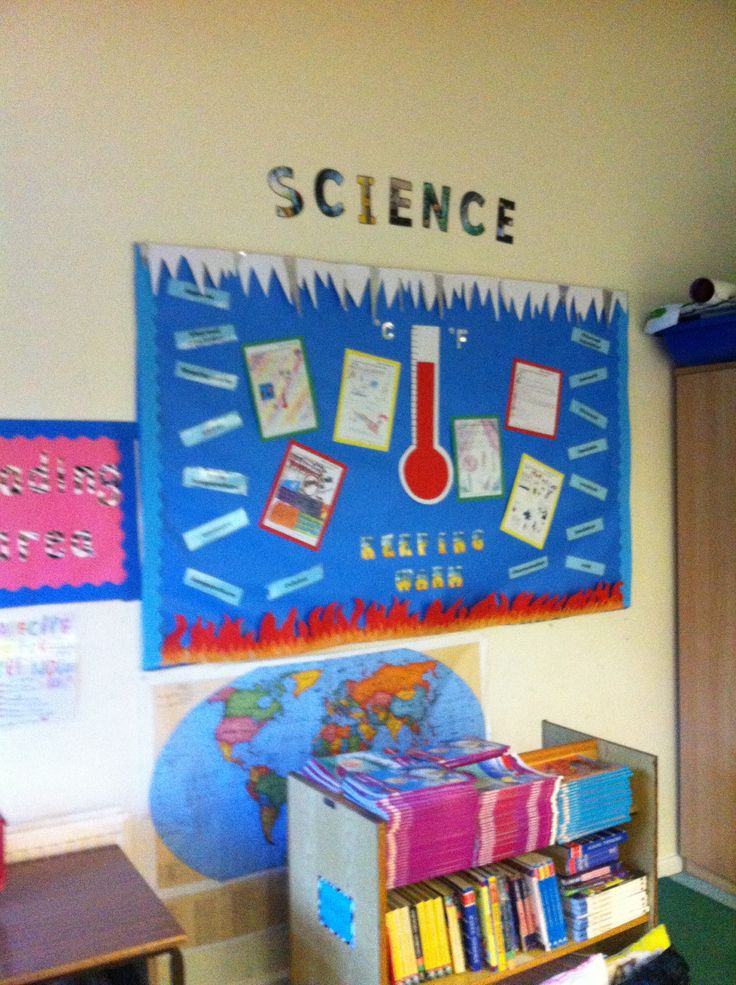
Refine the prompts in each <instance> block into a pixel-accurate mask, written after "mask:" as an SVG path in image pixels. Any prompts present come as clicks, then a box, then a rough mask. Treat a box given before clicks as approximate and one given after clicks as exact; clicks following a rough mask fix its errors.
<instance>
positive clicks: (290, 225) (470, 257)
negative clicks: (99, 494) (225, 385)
mask: <svg viewBox="0 0 736 985" xmlns="http://www.w3.org/2000/svg"><path fill="white" fill-rule="evenodd" d="M735 40H736V6H734V4H733V3H731V2H729V0H723V2H718V0H699V2H698V3H692V2H682V0H669V2H668V3H666V4H664V3H661V2H658V0H624V2H613V0H600V2H598V3H595V4H580V3H578V2H572V0H536V2H535V0H485V2H482V0H476V2H473V0H456V2H449V0H434V2H420V0H415V2H413V3H412V2H409V3H407V2H401V0H381V2H379V0H364V2H363V3H360V4H357V3H355V4H353V3H342V4H335V3H322V2H316V0H312V2H309V0H306V2H305V0H303V2H296V0H294V2H290V3H286V2H283V0H269V2H255V0H229V2H228V0H207V2H204V0H201V2H200V0H176V2H175V0H156V2H152V0H151V2H149V0H5V2H4V3H3V4H1V5H0V49H1V50H0V59H1V64H2V79H3V90H4V95H3V104H4V121H3V124H2V126H3V132H2V140H0V162H1V165H0V166H1V168H2V174H3V177H4V188H3V199H4V202H3V216H2V225H1V226H0V251H1V252H0V257H1V258H2V259H1V261H0V271H1V272H2V277H3V285H4V287H5V290H4V292H3V303H2V320H1V322H0V331H1V332H2V336H1V337H2V381H3V385H2V387H1V388H0V416H1V417H50V418H88V419H133V418H134V415H135V405H134V377H135V374H134V356H135V330H134V316H133V307H132V296H133V295H132V287H131V269H132V268H131V244H132V243H134V242H136V241H141V240H150V241H154V242H171V243H188V244H195V245H207V246H220V247H228V248H236V249H245V250H254V251H257V252H274V253H287V254H298V255H302V256H313V257H319V258H324V259H333V260H341V261H356V262H366V263H375V264H380V265H384V266H405V267H416V268H420V269H430V270H438V271H460V272H462V271H467V272H472V273H479V274H490V275H497V276H508V277H517V278H524V279H532V280H548V281H561V282H571V283H578V284H590V285H596V286H609V287H614V288H618V289H622V290H625V291H627V292H628V293H629V299H630V321H631V328H630V363H631V371H630V401H631V418H632V434H631V444H632V512H633V558H634V572H633V588H632V595H633V604H632V606H631V608H630V609H629V610H628V611H626V612H624V613H616V614H611V615H600V616H592V617H583V618H578V619H568V620H564V621H560V622H552V623H547V624H542V625H534V626H527V627H519V628H504V629H497V630H493V631H491V632H488V633H487V634H485V636H484V647H485V652H486V666H485V668H484V672H485V680H484V694H485V705H486V709H487V713H488V716H489V720H490V723H491V728H492V731H493V734H494V735H496V736H499V737H503V738H504V739H505V740H507V741H509V742H511V743H512V744H513V745H514V746H516V747H518V748H528V747H531V746H534V745H536V744H537V743H538V741H539V721H540V720H541V719H542V718H545V717H547V718H551V719H552V720H555V721H559V722H562V723H565V724H568V725H571V726H573V727H577V728H581V729H585V730H591V731H593V732H598V733H600V734H602V735H605V736H606V737H608V738H611V739H613V740H616V741H622V742H627V743H630V744H633V745H636V746H639V747H641V748H643V749H646V750H648V751H652V752H655V753H657V754H658V755H659V756H660V768H661V773H660V777H661V793H660V857H661V859H662V860H663V862H664V864H665V865H669V866H672V865H674V864H676V862H675V861H673V859H674V856H675V855H676V852H677V843H676V799H675V796H676V788H675V783H676V775H675V719H674V699H675V680H674V663H673V660H674V607H673V581H674V565H673V509H672V454H671V440H672V429H671V391H670V367H669V364H668V362H667V360H666V358H665V357H664V356H663V354H662V353H661V352H660V351H659V350H658V349H657V348H656V347H655V345H654V344H653V343H652V342H651V340H648V339H645V338H644V337H643V335H642V332H641V326H642V322H643V317H644V315H645V313H646V312H647V310H648V309H649V308H650V307H651V306H652V305H654V304H655V303H658V302H661V301H672V300H684V299H685V298H686V294H687V285H688V284H689V282H690V281H691V280H692V279H693V278H694V277H695V276H698V275H701V274H707V275H711V276H718V277H723V278H725V279H731V280H732V279H734V275H735V270H734V268H735V267H736V224H735V223H734V206H735V205H736V192H735V190H734V182H733V152H734V147H736V72H735V71H734V68H735V67H736V66H735V58H734V55H735V44H734V42H735ZM281 164H286V165H289V166H291V167H293V168H294V170H295V172H296V176H297V180H298V182H299V183H300V186H301V187H302V188H303V189H304V190H308V189H309V186H310V184H311V181H312V180H313V177H314V174H315V173H316V171H317V170H318V169H320V168H322V167H335V168H337V169H339V170H340V171H341V172H343V173H344V174H345V176H346V186H345V189H344V191H345V199H346V202H347V204H348V208H349V210H350V214H349V215H346V216H343V217H341V218H340V219H337V220H330V219H327V218H325V217H324V216H322V215H321V214H320V213H319V212H318V211H317V209H316V208H315V206H314V204H313V202H311V201H310V200H308V207H307V209H306V210H305V212H304V213H303V214H302V215H301V216H299V217H298V218H296V219H294V220H283V219H279V218H277V217H276V215H275V212H274V205H275V204H276V203H275V199H274V197H273V195H272V194H271V193H270V191H269V190H268V188H267V186H266V181H265V176H266V173H267V172H268V170H269V169H270V168H272V167H274V166H276V165H281ZM358 173H365V174H370V175H373V176H375V177H376V186H375V190H374V194H375V202H376V203H377V204H376V213H377V216H378V223H377V225H376V226H375V227H373V228H366V227H363V226H360V225H359V224H358V222H357V221H356V212H357V198H355V197H351V196H350V191H349V189H350V186H351V185H352V182H353V181H354V176H355V175H356V174H358ZM390 175H396V176H400V177H403V178H407V179H409V180H412V181H413V182H414V183H415V188H416V187H420V185H421V182H422V181H423V180H430V181H434V182H435V183H436V184H438V185H440V184H449V185H451V186H452V189H453V193H454V194H457V195H459V194H460V193H461V192H463V191H465V190H468V189H471V188H472V189H476V190H478V191H480V192H482V193H483V194H484V195H485V196H486V197H487V198H488V200H489V202H493V201H495V199H496V198H497V197H498V196H505V197H508V198H511V199H514V200H515V201H516V203H517V206H516V213H515V214H516V221H515V226H514V230H513V232H514V236H515V241H514V244H513V245H512V246H505V245H501V244H498V243H496V242H495V241H494V240H493V238H492V237H491V236H490V235H485V236H482V237H470V236H468V235H466V234H464V233H463V232H462V230H461V229H460V224H459V222H458V221H457V214H456V213H455V215H454V216H453V217H452V219H451V224H450V230H449V231H448V232H447V233H446V234H442V233H439V232H438V231H437V230H430V231H427V230H424V229H422V228H421V224H420V220H418V219H417V210H416V208H415V210H414V216H415V227H414V228H412V229H400V228H398V227H392V226H390V225H389V224H388V222H387V214H386V209H385V207H384V206H381V205H380V203H381V202H382V201H385V197H386V190H387V182H388V178H389V176H390ZM76 611H77V613H78V616H77V618H78V620H79V626H80V647H81V654H82V686H81V694H80V704H79V719H78V721H77V722H75V723H69V724H68V725H63V726H55V727H54V728H53V729H51V728H47V727H44V726H33V727H32V726H27V727H19V728H17V729H13V730H10V731H9V730H5V731H4V732H0V764H2V765H1V768H0V809H2V810H3V811H4V812H5V813H6V814H7V815H8V817H9V820H10V821H11V822H21V821H29V820H34V819H36V818H40V817H43V816H46V815H49V814H61V813H65V812H69V811H76V810H87V809H92V808H95V807H102V806H107V805H112V804H120V805H121V806H122V807H123V808H124V809H126V810H131V811H141V810H143V809H144V805H145V787H146V779H147V774H146V769H147V766H146V762H147V758H146V757H147V752H146V741H145V740H146V737H147V736H148V734H149V731H150V721H149V708H148V705H147V703H146V702H147V689H146V687H147V686H146V681H145V680H144V679H143V677H144V675H142V674H140V673H139V672H138V670H137V667H138V660H139V633H138V618H139V613H138V608H137V605H131V604H127V605H125V604H122V603H118V604H102V603H101V604H98V605H89V606H80V607H76ZM269 946H270V947H271V951H274V952H276V954H275V956H274V957H273V958H272V959H270V960H271V965H269V964H268V961H265V963H264V965H263V967H260V966H259V970H255V971H252V973H251V978H250V979H249V980H253V981H256V980H264V981H265V979H266V977H268V974H270V973H273V974H275V973H276V971H274V968H275V969H276V970H277V969H278V962H279V960H280V957H279V953H278V952H279V948H278V947H273V946H272V945H269ZM269 953H270V952H269ZM196 960H197V964H196V968H197V971H198V972H199V970H201V969H202V968H204V969H205V972H202V974H203V976H204V977H203V980H206V967H207V957H206V955H205V956H204V958H203V957H202V956H201V955H200V956H198V957H197V959H196ZM213 961H214V958H213ZM269 967H270V968H271V972H269V971H268V968H269ZM218 977H220V978H222V973H221V971H218Z"/></svg>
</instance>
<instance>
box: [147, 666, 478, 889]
mask: <svg viewBox="0 0 736 985" xmlns="http://www.w3.org/2000/svg"><path fill="white" fill-rule="evenodd" d="M484 734H485V724H484V720H483V714H482V711H481V707H480V704H479V702H478V699H477V697H476V695H475V693H474V692H473V690H472V689H471V688H470V687H469V685H468V684H467V683H466V682H465V681H464V680H463V679H462V677H461V676H460V675H459V674H457V673H456V672H455V671H454V670H453V669H451V668H450V667H449V666H447V665H446V664H445V663H443V662H442V661H441V660H439V659H437V658H435V657H432V656H428V655H427V654H423V653H421V652H419V651H417V650H412V649H397V650H390V651H384V652H380V653H372V654H364V655H362V656H358V657H356V656H352V657H347V658H338V659H332V660H324V661H320V662H310V663H300V664H298V665H294V664H290V665H288V666H278V667H270V666H261V667H259V668H257V669H255V670H251V671H249V672H248V673H245V674H243V675H242V676H240V677H238V678H236V679H235V680H233V681H232V682H229V683H228V684H226V685H225V686H223V687H219V688H218V689H217V690H215V691H214V692H213V693H212V694H210V695H209V696H208V697H207V698H206V699H205V700H203V701H201V702H200V703H198V704H197V705H196V706H195V707H194V708H192V709H191V711H189V712H188V713H187V714H186V715H185V716H184V717H183V718H182V719H181V721H180V722H179V723H178V725H177V726H176V727H175V728H174V730H173V731H172V733H171V735H170V736H169V738H168V740H167V742H166V743H165V745H164V747H163V748H162V750H161V753H160V755H159V757H158V759H157V762H156V765H155V767H154V771H153V777H152V781H151V789H150V811H151V817H152V820H153V823H154V827H155V829H156V831H157V833H158V835H159V837H160V838H161V840H162V841H163V843H164V844H165V845H166V847H167V848H168V849H169V850H170V851H171V852H172V853H173V854H174V855H175V856H176V857H177V858H178V859H179V860H180V861H181V862H183V863H184V864H185V865H187V866H189V868H191V869H193V870H194V871H195V872H198V873H200V874H201V875H203V876H205V877H207V878H210V879H215V880H218V881H225V880H229V879H235V878H240V877H243V876H246V875H250V874H251V873H255V872H259V871H262V870H264V869H269V868H275V867H280V866H283V865H284V864H285V862H286V778H287V776H288V774H289V773H290V772H292V771H295V770H298V769H300V768H301V767H302V766H303V765H304V763H305V762H306V760H307V759H308V757H309V756H310V755H318V756H324V755H333V754H335V753H339V752H352V751H357V750H367V749H376V750H380V749H385V748H387V747H391V748H398V749H400V750H402V751H403V750H405V749H406V748H407V747H408V746H410V745H415V744H417V743H422V742H428V741H437V740H439V739H449V738H457V737H459V736H462V735H484Z"/></svg>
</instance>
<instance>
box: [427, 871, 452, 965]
mask: <svg viewBox="0 0 736 985" xmlns="http://www.w3.org/2000/svg"><path fill="white" fill-rule="evenodd" d="M427 885H428V886H429V887H430V889H431V891H432V892H433V893H434V894H435V909H436V918H437V931H438V942H439V945H440V958H441V960H442V972H443V974H445V975H450V974H452V971H453V967H452V965H453V961H452V949H451V947H450V930H449V927H448V923H447V914H446V911H445V889H444V887H443V886H442V884H441V883H438V881H437V880H436V879H428V880H427Z"/></svg>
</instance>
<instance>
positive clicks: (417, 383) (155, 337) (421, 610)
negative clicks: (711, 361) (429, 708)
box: [135, 244, 631, 669]
mask: <svg viewBox="0 0 736 985" xmlns="http://www.w3.org/2000/svg"><path fill="white" fill-rule="evenodd" d="M135 271H136V273H135V277H136V313H137V323H138V343H139V344H138V399H139V427H140V435H141V495H142V504H143V537H144V548H145V556H146V565H145V567H144V570H143V581H142V598H143V622H144V661H143V665H144V667H145V668H146V669H155V668H159V667H163V666H170V665H175V664H187V663H199V662H215V661H224V660H254V659H263V658H268V657H283V656H290V655H294V654H299V653H303V652H307V651H310V650H315V649H324V648H326V647H330V646H333V645H338V644H346V643H357V642H360V641H365V642H370V641H378V640H387V639H396V638H402V637H411V636H416V635H421V634H428V633H442V632H447V631H451V630H456V629H457V630H468V629H477V628H483V627H488V626H493V625H504V624H510V623H520V622H528V621H533V620H546V619H554V618H561V617H564V616H571V615H582V614H585V613H596V612H601V611H611V610H616V609H622V608H624V607H626V606H627V605H628V604H629V601H630V580H631V550H630V517H629V457H630V453H629V418H628V389H627V332H628V304H627V298H626V295H625V294H624V293H623V292H621V291H615V290H609V289H604V288H592V287H580V286H574V285H567V284H556V283H539V282H528V281H515V280H506V279H498V278H493V277H482V276H475V275H462V274H437V273H432V272H423V271H414V270H401V269H396V268H375V267H368V266H360V265H355V264H340V263H329V262H323V261H318V260H309V259H303V258H295V257H283V256H270V255H263V254H255V253H245V252H230V251H225V250H216V249H207V248H193V247H179V246H168V245H151V244H146V245H143V244H140V245H138V246H137V247H136V249H135Z"/></svg>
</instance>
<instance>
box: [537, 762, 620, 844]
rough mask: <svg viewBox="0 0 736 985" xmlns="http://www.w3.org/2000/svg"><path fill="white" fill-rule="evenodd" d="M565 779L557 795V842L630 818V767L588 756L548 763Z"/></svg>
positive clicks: (547, 769)
mask: <svg viewBox="0 0 736 985" xmlns="http://www.w3.org/2000/svg"><path fill="white" fill-rule="evenodd" d="M540 768H541V769H543V770H544V772H545V773H550V774H554V775H557V776H559V777H561V778H562V782H561V785H560V788H559V794H558V797H557V810H558V828H557V839H556V840H557V841H559V842H567V841H572V840H574V839H575V838H580V837H581V836H583V835H586V834H590V833H591V832H593V831H600V830H601V828H608V827H611V826H613V825H615V824H625V823H626V822H627V821H629V820H630V819H631V775H632V774H631V770H630V769H629V768H628V766H619V765H617V764H615V763H606V762H603V761H602V760H599V759H589V758H588V757H587V756H567V757H563V758H561V759H555V760H552V761H551V762H546V763H545V764H544V765H543V766H542V767H540Z"/></svg>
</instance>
